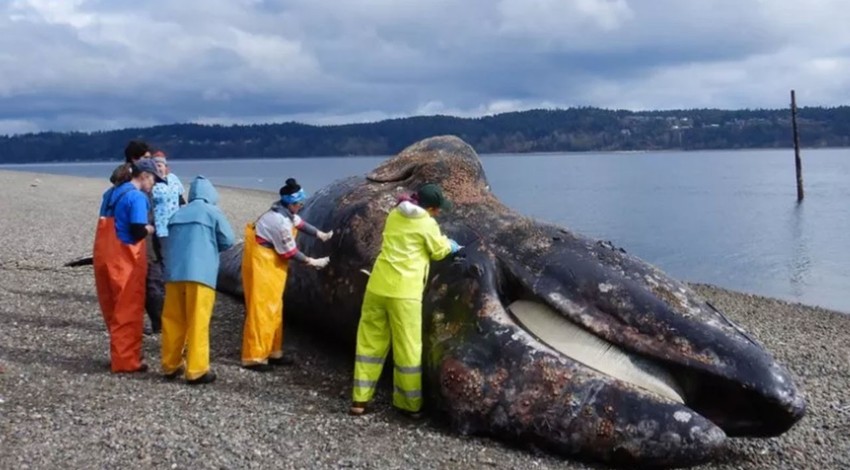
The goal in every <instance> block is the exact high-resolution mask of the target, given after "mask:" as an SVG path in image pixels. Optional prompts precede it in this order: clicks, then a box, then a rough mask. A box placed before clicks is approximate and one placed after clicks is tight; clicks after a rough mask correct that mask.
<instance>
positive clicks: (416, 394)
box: [395, 387, 422, 398]
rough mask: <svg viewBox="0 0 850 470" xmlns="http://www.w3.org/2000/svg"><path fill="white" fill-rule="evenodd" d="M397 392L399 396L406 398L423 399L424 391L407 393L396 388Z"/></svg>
mask: <svg viewBox="0 0 850 470" xmlns="http://www.w3.org/2000/svg"><path fill="white" fill-rule="evenodd" d="M395 392H396V393H398V394H399V395H404V397H405V398H422V390H414V391H412V392H405V391H404V390H402V389H400V388H398V387H395Z"/></svg>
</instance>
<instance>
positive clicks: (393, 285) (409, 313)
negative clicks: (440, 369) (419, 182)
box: [350, 184, 460, 417]
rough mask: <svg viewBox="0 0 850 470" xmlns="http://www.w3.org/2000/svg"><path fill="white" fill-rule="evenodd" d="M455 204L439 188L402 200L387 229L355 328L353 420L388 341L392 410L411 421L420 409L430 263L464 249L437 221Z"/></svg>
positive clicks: (421, 190) (425, 187)
mask: <svg viewBox="0 0 850 470" xmlns="http://www.w3.org/2000/svg"><path fill="white" fill-rule="evenodd" d="M449 209H451V203H450V202H449V201H448V200H446V198H445V197H444V196H443V191H442V189H441V188H440V187H439V186H438V185H436V184H426V185H423V186H422V187H421V188H419V190H418V191H417V192H416V194H415V195H413V196H411V197H402V198H401V199H400V201H399V203H398V204H397V205H396V207H395V208H394V209H393V210H392V211H390V214H389V215H388V216H387V221H386V225H385V226H384V232H383V241H382V244H381V252H380V253H379V254H378V259H377V260H376V261H375V265H374V266H373V268H372V272H371V274H370V276H369V282H368V283H367V285H366V294H365V296H364V298H363V306H362V308H361V315H360V324H359V326H358V328H357V349H356V356H355V361H354V391H353V394H352V396H353V397H352V399H353V403H352V406H351V409H350V413H351V414H352V415H361V414H363V413H365V412H366V406H367V405H368V403H369V401H370V400H371V399H372V396H373V395H374V394H375V386H376V385H377V382H378V379H379V378H380V376H381V370H382V369H383V366H384V360H385V359H386V356H387V352H388V351H389V347H390V342H391V341H392V347H393V359H394V362H395V370H394V371H393V385H394V390H393V406H394V407H395V408H397V409H398V410H399V411H402V412H404V413H405V414H408V415H410V416H412V417H419V412H420V410H421V409H422V294H423V291H424V289H425V281H426V280H427V278H428V268H429V267H430V263H431V261H432V260H433V261H439V260H441V259H443V258H445V257H447V256H448V255H450V254H453V253H456V252H457V251H458V250H460V246H458V244H457V243H456V242H455V241H454V240H451V239H449V238H448V237H446V236H445V235H443V234H442V232H441V231H440V227H439V225H437V221H436V220H435V219H434V217H436V216H437V215H439V213H440V211H441V210H449Z"/></svg>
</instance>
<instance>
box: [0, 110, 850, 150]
mask: <svg viewBox="0 0 850 470" xmlns="http://www.w3.org/2000/svg"><path fill="white" fill-rule="evenodd" d="M798 126H799V129H800V139H801V145H802V146H803V147H808V148H811V147H843V146H850V107H848V106H841V107H836V108H800V109H799V111H798ZM439 134H454V135H457V136H459V137H461V138H462V139H464V140H465V141H467V142H468V143H470V144H471V145H472V146H473V147H474V148H475V149H476V150H477V151H478V152H479V153H501V152H508V153H520V152H555V151H588V150H603V151H604V150H607V151H612V150H659V149H685V150H697V149H738V148H771V147H790V146H791V145H792V134H791V114H790V111H789V110H788V109H782V110H738V111H725V110H714V109H697V110H678V111H652V112H632V111H615V110H604V109H598V108H571V109H565V110H531V111H522V112H512V113H504V114H498V115H495V116H487V117H481V118H457V117H450V116H421V117H410V118H403V119H390V120H386V121H381V122H375V123H367V124H348V125H337V126H311V125H305V124H299V123H283V124H262V125H248V126H218V125H198V124H173V125H163V126H156V127H150V128H144V129H123V130H117V131H106V132H93V133H55V132H45V133H38V134H23V135H17V136H7V137H0V162H2V163H26V162H48V161H86V160H114V159H120V158H122V151H123V149H124V145H125V144H126V142H127V141H128V140H130V139H133V138H141V139H144V140H147V141H148V142H149V143H151V144H152V145H154V146H156V147H158V148H162V149H164V150H165V151H166V152H167V153H168V154H169V155H171V156H173V157H176V158H252V157H254V158H256V157H310V156H330V155H390V154H394V153H397V152H398V151H399V150H401V149H403V148H404V147H405V146H407V145H410V144H411V143H413V142H415V141H417V140H420V139H423V138H426V137H430V136H434V135H439Z"/></svg>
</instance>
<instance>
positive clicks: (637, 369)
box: [507, 300, 685, 404]
mask: <svg viewBox="0 0 850 470" xmlns="http://www.w3.org/2000/svg"><path fill="white" fill-rule="evenodd" d="M507 310H508V311H509V312H510V314H511V315H512V316H513V317H514V319H515V320H516V321H517V323H518V325H519V326H520V327H521V328H522V329H524V330H525V331H526V332H528V333H530V334H531V335H532V336H534V337H535V338H537V339H538V340H539V341H540V342H542V343H543V344H545V345H547V346H548V347H550V348H551V349H553V350H555V351H557V352H559V353H561V354H563V355H565V356H567V357H569V358H570V359H572V360H574V361H577V362H579V363H581V364H583V365H585V366H587V367H589V368H591V369H594V370H596V371H598V372H600V373H602V374H605V375H607V376H610V377H613V378H615V379H618V380H620V381H622V382H626V383H629V384H631V385H633V386H635V387H638V388H640V389H642V390H644V391H647V392H650V393H653V394H655V395H658V396H660V397H662V398H665V399H667V400H671V401H673V402H676V403H680V404H684V403H685V398H684V396H685V392H684V391H683V389H682V387H681V386H680V385H679V383H678V382H677V381H676V379H675V378H674V377H673V374H672V373H670V372H669V371H668V370H666V369H664V368H663V367H662V366H661V365H659V364H657V363H656V362H655V361H653V360H651V359H649V358H646V357H642V356H638V355H636V354H633V353H630V352H627V351H624V350H623V349H622V348H620V347H618V346H617V345H615V344H613V343H609V342H608V341H605V340H604V339H602V338H600V337H598V336H596V335H594V334H592V333H590V332H589V331H587V330H585V329H584V328H582V327H580V326H578V325H576V324H575V323H573V322H571V321H569V320H567V319H565V318H564V317H563V316H562V315H561V314H560V313H558V312H557V311H555V310H554V309H552V308H551V307H549V306H548V305H545V304H542V303H540V302H535V301H531V300H517V301H514V302H513V303H511V304H510V305H509V306H508V307H507Z"/></svg>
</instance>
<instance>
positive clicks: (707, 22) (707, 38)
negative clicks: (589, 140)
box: [0, 0, 850, 134]
mask: <svg viewBox="0 0 850 470" xmlns="http://www.w3.org/2000/svg"><path fill="white" fill-rule="evenodd" d="M845 5H846V0H806V1H805V2H803V1H800V0H793V1H792V0H687V1H686V0H332V1H331V0H0V134H16V133H25V132H37V131H44V130H57V131H70V130H80V131H92V130H108V129H116V128H123V127H139V126H150V125H155V124H170V123H176V122H199V123H216V124H247V123H265V122H283V121H291V120H295V121H300V122H306V123H311V124H339V123H347V122H367V121H376V120H380V119H385V118H393V117H404V116H411V115H422V114H427V115H431V114H451V115H456V116H481V115H487V114H494V113H499V112H505V111H516V110H524V109H531V108H556V107H557V108H566V107H571V106H598V107H604V108H616V109H632V110H644V109H674V108H702V107H712V108H734V109H739V108H781V107H785V106H787V105H788V103H789V90H790V89H791V88H794V89H796V90H797V99H798V104H799V105H800V106H803V105H812V106H816V105H820V106H833V105H842V104H850V86H848V84H850V78H848V77H850V26H848V25H850V8H847V7H846V6H845Z"/></svg>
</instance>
